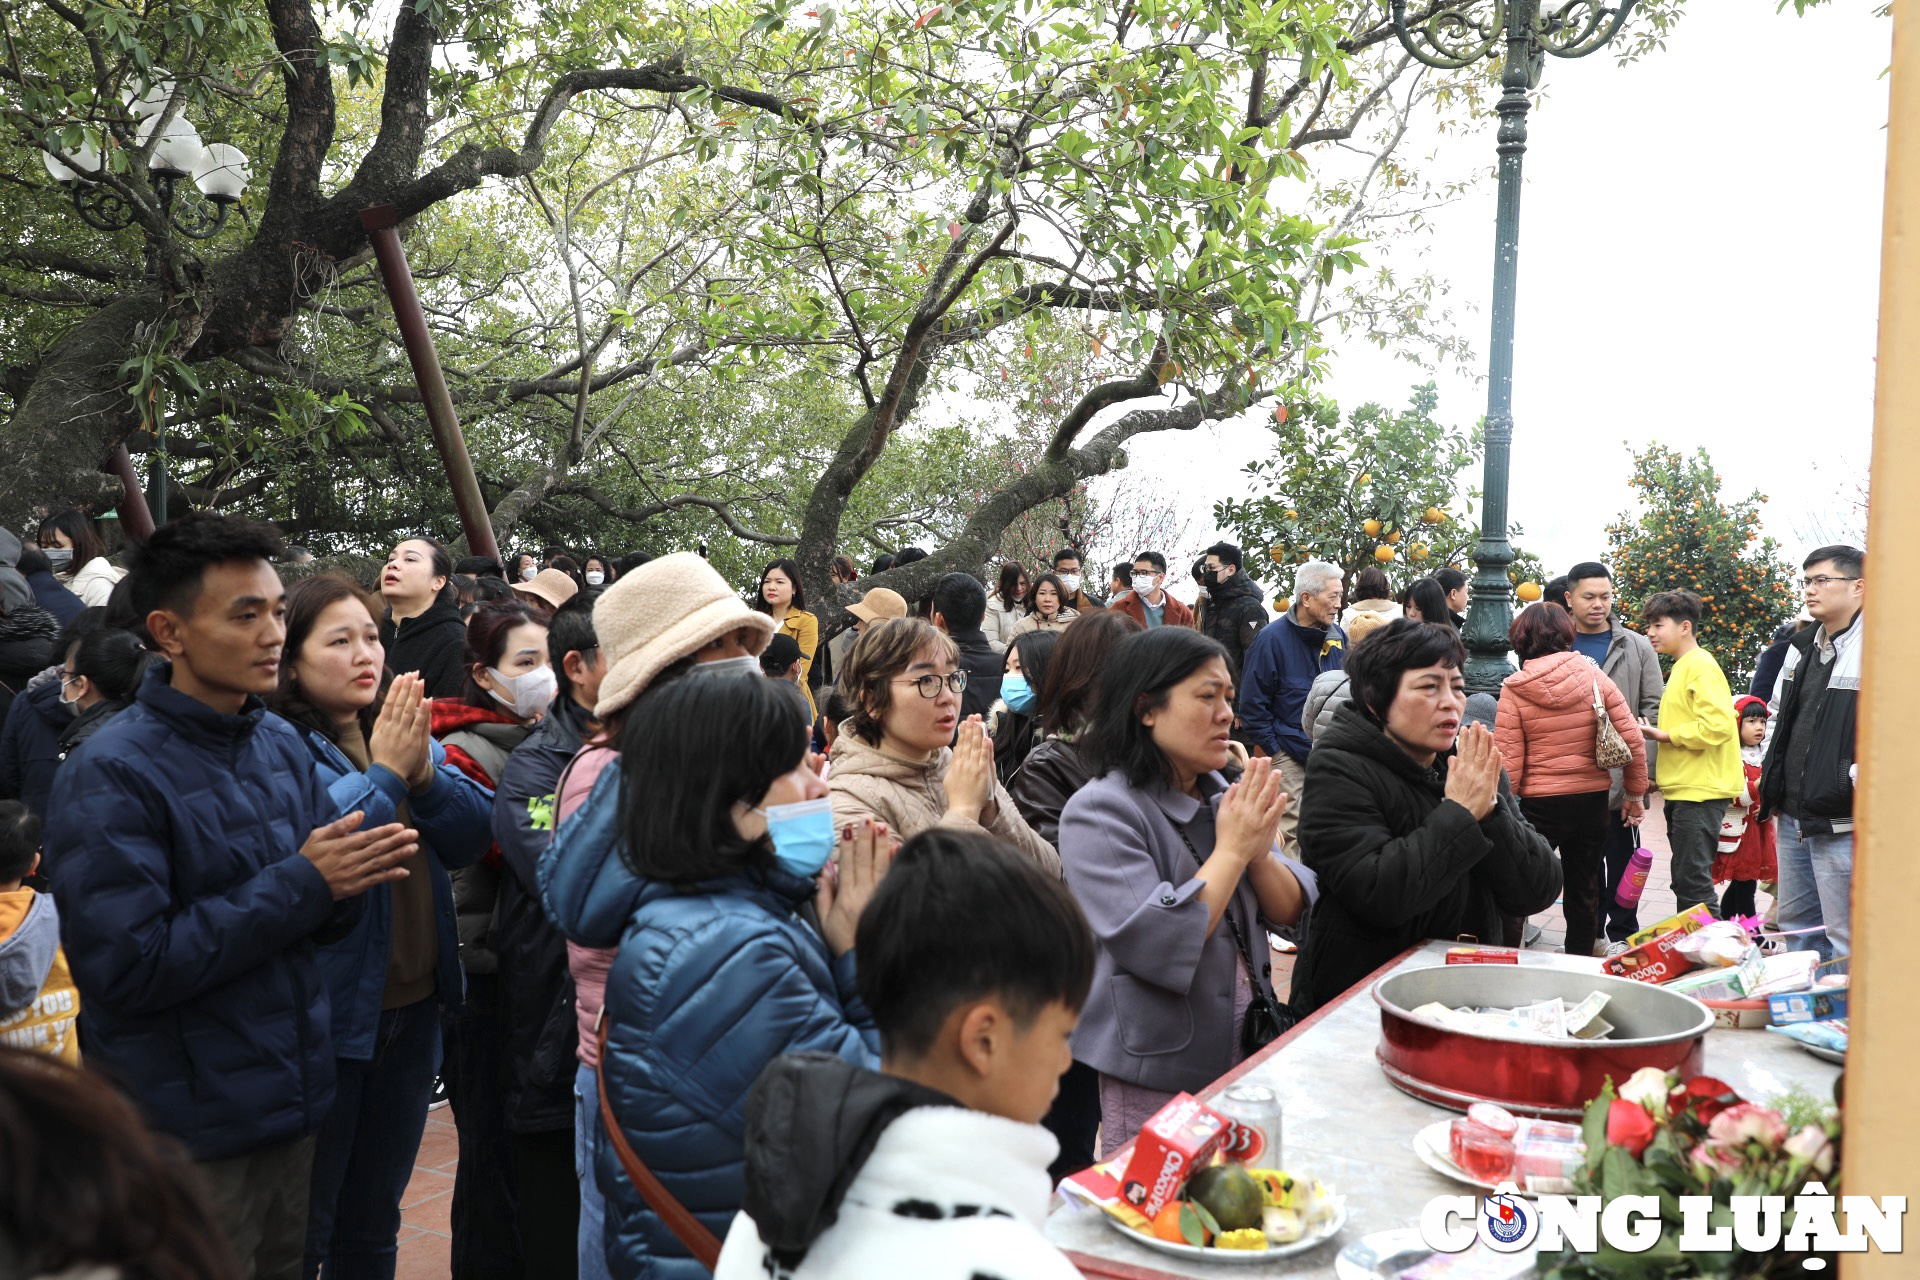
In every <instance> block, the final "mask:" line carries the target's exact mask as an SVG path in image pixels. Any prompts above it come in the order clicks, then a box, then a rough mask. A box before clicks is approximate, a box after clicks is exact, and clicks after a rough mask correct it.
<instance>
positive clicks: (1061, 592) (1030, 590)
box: [1027, 573, 1073, 618]
mask: <svg viewBox="0 0 1920 1280" xmlns="http://www.w3.org/2000/svg"><path fill="white" fill-rule="evenodd" d="M1049 582H1051V583H1052V584H1053V598H1054V599H1055V600H1056V601H1058V603H1057V604H1056V605H1055V606H1054V610H1053V616H1054V617H1056V618H1057V617H1059V616H1060V615H1061V614H1063V613H1065V612H1066V611H1067V610H1068V609H1071V608H1072V607H1073V606H1072V605H1070V604H1068V603H1067V601H1069V600H1071V599H1072V598H1073V593H1072V592H1071V591H1068V590H1067V588H1066V584H1065V583H1063V582H1061V581H1060V575H1059V574H1057V573H1043V574H1041V575H1040V576H1039V577H1037V578H1035V579H1033V580H1032V581H1030V582H1028V583H1027V614H1028V616H1032V615H1033V614H1036V613H1038V612H1040V607H1039V601H1040V588H1042V587H1044V586H1046V585H1047V584H1048V583H1049Z"/></svg>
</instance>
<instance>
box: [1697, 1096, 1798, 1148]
mask: <svg viewBox="0 0 1920 1280" xmlns="http://www.w3.org/2000/svg"><path fill="white" fill-rule="evenodd" d="M1786 1140H1787V1122H1786V1121H1784V1120H1782V1119H1781V1118H1780V1113H1779V1112H1778V1111H1771V1110H1769V1109H1767V1108H1766V1107H1762V1106H1757V1105H1755V1104H1754V1103H1751V1102H1741V1103H1737V1104H1735V1105H1734V1106H1731V1107H1728V1108H1727V1109H1726V1110H1725V1111H1722V1112H1721V1113H1720V1114H1719V1115H1717V1116H1715V1117H1714V1118H1713V1123H1712V1124H1710V1125H1708V1126H1707V1144H1708V1145H1709V1146H1719V1147H1735V1148H1738V1147H1744V1146H1746V1145H1747V1144H1748V1143H1749V1142H1757V1143H1759V1144H1760V1145H1761V1146H1762V1147H1764V1148H1766V1149H1767V1150H1768V1151H1777V1150H1779V1148H1780V1144H1781V1143H1783V1142H1785V1141H1786Z"/></svg>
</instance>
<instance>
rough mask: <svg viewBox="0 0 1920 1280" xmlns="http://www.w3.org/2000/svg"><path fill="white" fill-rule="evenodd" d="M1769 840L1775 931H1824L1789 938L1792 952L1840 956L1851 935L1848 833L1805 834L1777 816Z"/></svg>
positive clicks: (1793, 822) (1797, 825)
mask: <svg viewBox="0 0 1920 1280" xmlns="http://www.w3.org/2000/svg"><path fill="white" fill-rule="evenodd" d="M1774 836H1775V840H1776V843H1777V845H1778V851H1779V856H1780V884H1779V890H1780V895H1779V896H1780V928H1781V931H1782V932H1786V933H1791V932H1792V931H1793V930H1795V929H1815V928H1819V927H1821V926H1823V925H1824V926H1825V927H1826V932H1825V933H1824V934H1820V933H1810V934H1803V935H1801V936H1800V937H1797V938H1794V939H1792V943H1791V945H1792V946H1793V947H1794V948H1795V949H1796V950H1806V949H1808V948H1811V949H1813V950H1816V951H1818V952H1819V953H1820V959H1821V960H1822V961H1827V960H1833V959H1836V958H1841V959H1843V958H1845V957H1846V956H1847V954H1848V953H1849V951H1850V950H1851V946H1852V933H1853V833H1852V832H1848V833H1847V834H1846V835H1838V836H1809V835H1802V834H1801V833H1800V823H1799V820H1798V819H1795V818H1790V817H1788V816H1787V815H1786V814H1784V813H1783V814H1780V815H1778V816H1777V818H1776V820H1775V822H1774Z"/></svg>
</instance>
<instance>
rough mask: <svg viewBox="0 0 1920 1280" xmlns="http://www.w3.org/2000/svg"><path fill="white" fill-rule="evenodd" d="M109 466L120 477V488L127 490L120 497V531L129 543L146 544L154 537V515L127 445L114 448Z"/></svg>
mask: <svg viewBox="0 0 1920 1280" xmlns="http://www.w3.org/2000/svg"><path fill="white" fill-rule="evenodd" d="M107 466H108V467H109V468H111V469H112V471H113V474H114V475H116V476H118V477H120V487H121V488H122V489H124V490H126V492H125V493H123V494H121V495H120V507H119V515H120V529H121V531H122V532H124V533H125V534H126V535H127V541H129V542H134V543H145V542H146V540H147V539H148V538H151V537H152V536H153V513H152V512H151V511H149V510H147V491H146V490H145V489H142V488H141V487H140V473H139V472H137V471H135V470H134V469H133V458H132V456H131V455H129V454H128V453H127V446H126V445H124V444H117V445H115V446H113V454H112V455H111V456H110V457H109V458H108V459H107Z"/></svg>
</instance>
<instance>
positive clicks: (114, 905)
mask: <svg viewBox="0 0 1920 1280" xmlns="http://www.w3.org/2000/svg"><path fill="white" fill-rule="evenodd" d="M302 763H305V762H304V761H302ZM307 773H308V774H309V775H310V776H311V778H312V783H311V786H312V788H313V789H314V790H315V791H316V792H317V793H318V797H317V798H318V801H319V803H320V804H321V805H324V806H325V807H324V808H322V809H320V811H319V812H318V814H317V817H318V820H319V821H320V822H321V823H325V822H331V821H332V820H333V818H334V816H335V815H334V814H333V812H331V805H330V803H329V802H327V801H326V798H325V796H326V793H325V791H324V784H323V783H322V781H321V779H320V777H319V773H318V771H317V770H314V769H312V768H311V767H310V766H309V767H308V769H307ZM156 785H158V784H157V783H156V782H155V781H154V780H152V779H151V778H150V777H149V776H147V775H146V771H145V770H143V769H141V768H139V767H137V766H135V765H133V764H131V763H130V762H127V761H123V760H119V759H114V758H107V759H86V758H82V759H80V760H76V761H72V762H70V763H69V765H68V767H67V768H65V769H63V770H61V772H60V774H59V776H58V778H57V779H56V781H55V783H54V807H55V811H56V812H60V813H84V814H86V815H87V821H85V822H76V823H64V824H60V826H59V827H58V828H56V829H58V830H62V831H63V832H64V834H65V835H66V836H67V839H66V840H64V841H57V842H56V841H49V846H50V847H49V850H48V852H49V854H51V855H53V856H52V857H50V858H49V861H50V862H51V863H53V865H54V866H55V867H56V868H57V871H56V874H57V876H58V878H59V883H60V892H59V894H58V899H59V901H61V902H62V903H70V904H76V906H75V907H74V908H73V909H70V910H66V911H62V912H61V913H60V914H61V925H62V929H61V933H62V940H63V942H64V943H65V948H66V954H67V959H68V963H69V966H70V967H71V968H72V970H73V973H74V976H75V978H77V979H78V980H79V984H80V986H81V987H82V988H83V989H85V990H86V991H88V992H89V993H95V994H94V995H92V996H90V998H98V999H100V1000H102V1001H103V1002H105V1003H106V1004H108V1005H111V1006H112V1007H114V1008H115V1009H118V1010H121V1011H123V1012H129V1013H157V1012H160V1011H162V1010H165V1009H169V1008H172V1007H173V1006H175V1005H178V1004H181V1003H183V1002H185V1001H188V1000H192V999H194V998H195V997H197V996H199V995H202V994H204V993H205V992H207V991H210V990H212V989H213V988H215V987H218V986H221V985H222V984H224V983H227V982H230V981H232V980H233V979H234V978H236V977H238V976H239V975H240V974H242V973H245V972H246V971H248V970H249V969H254V968H257V967H259V966H260V965H263V964H265V963H267V962H268V961H269V960H271V959H272V958H273V957H274V956H276V955H278V954H279V953H280V952H282V951H284V950H286V949H287V947H288V946H289V945H291V944H292V943H293V942H294V941H296V940H298V939H301V938H304V937H307V936H308V935H310V934H316V932H317V931H321V930H322V929H323V926H326V927H329V928H342V931H344V928H350V927H351V925H352V924H353V922H354V921H355V920H357V918H358V911H357V907H358V902H359V900H358V898H355V899H350V900H348V901H347V902H343V903H338V904H336V903H335V902H334V900H333V894H332V892H331V891H330V890H329V889H328V888H327V882H326V879H325V878H324V877H323V876H322V875H321V874H320V871H319V869H318V868H316V867H315V866H314V865H313V863H312V862H310V861H309V860H307V859H306V858H304V857H301V856H300V855H298V854H295V855H294V856H292V857H288V858H282V859H280V860H279V861H278V862H274V863H271V864H269V865H268V866H265V867H262V868H261V869H260V870H258V871H256V872H255V873H254V874H253V875H251V876H249V877H248V878H247V879H245V880H243V881H241V882H240V883H238V884H236V885H234V886H233V887H232V888H231V889H229V890H228V891H227V892H226V893H223V894H221V895H219V896H218V897H209V898H201V899H198V900H196V901H194V902H190V903H186V904H184V905H183V904H181V903H179V902H177V901H176V900H175V898H174V895H173V892H172V890H171V888H170V887H169V886H170V882H171V879H172V874H171V871H170V868H169V864H170V862H171V860H172V853H171V851H170V850H169V849H168V848H167V847H166V846H165V845H164V844H163V843H162V842H161V841H160V840H159V839H157V838H156V834H157V833H159V832H164V831H166V830H167V828H168V825H169V824H168V822H167V818H166V814H165V810H164V807H163V806H162V805H160V804H159V803H158V802H157V799H156V800H155V802H154V803H152V804H151V805H150V804H149V803H148V802H147V801H148V796H149V795H150V788H152V787H154V786H156ZM61 844H64V845H65V847H59V846H60V845H61Z"/></svg>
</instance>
